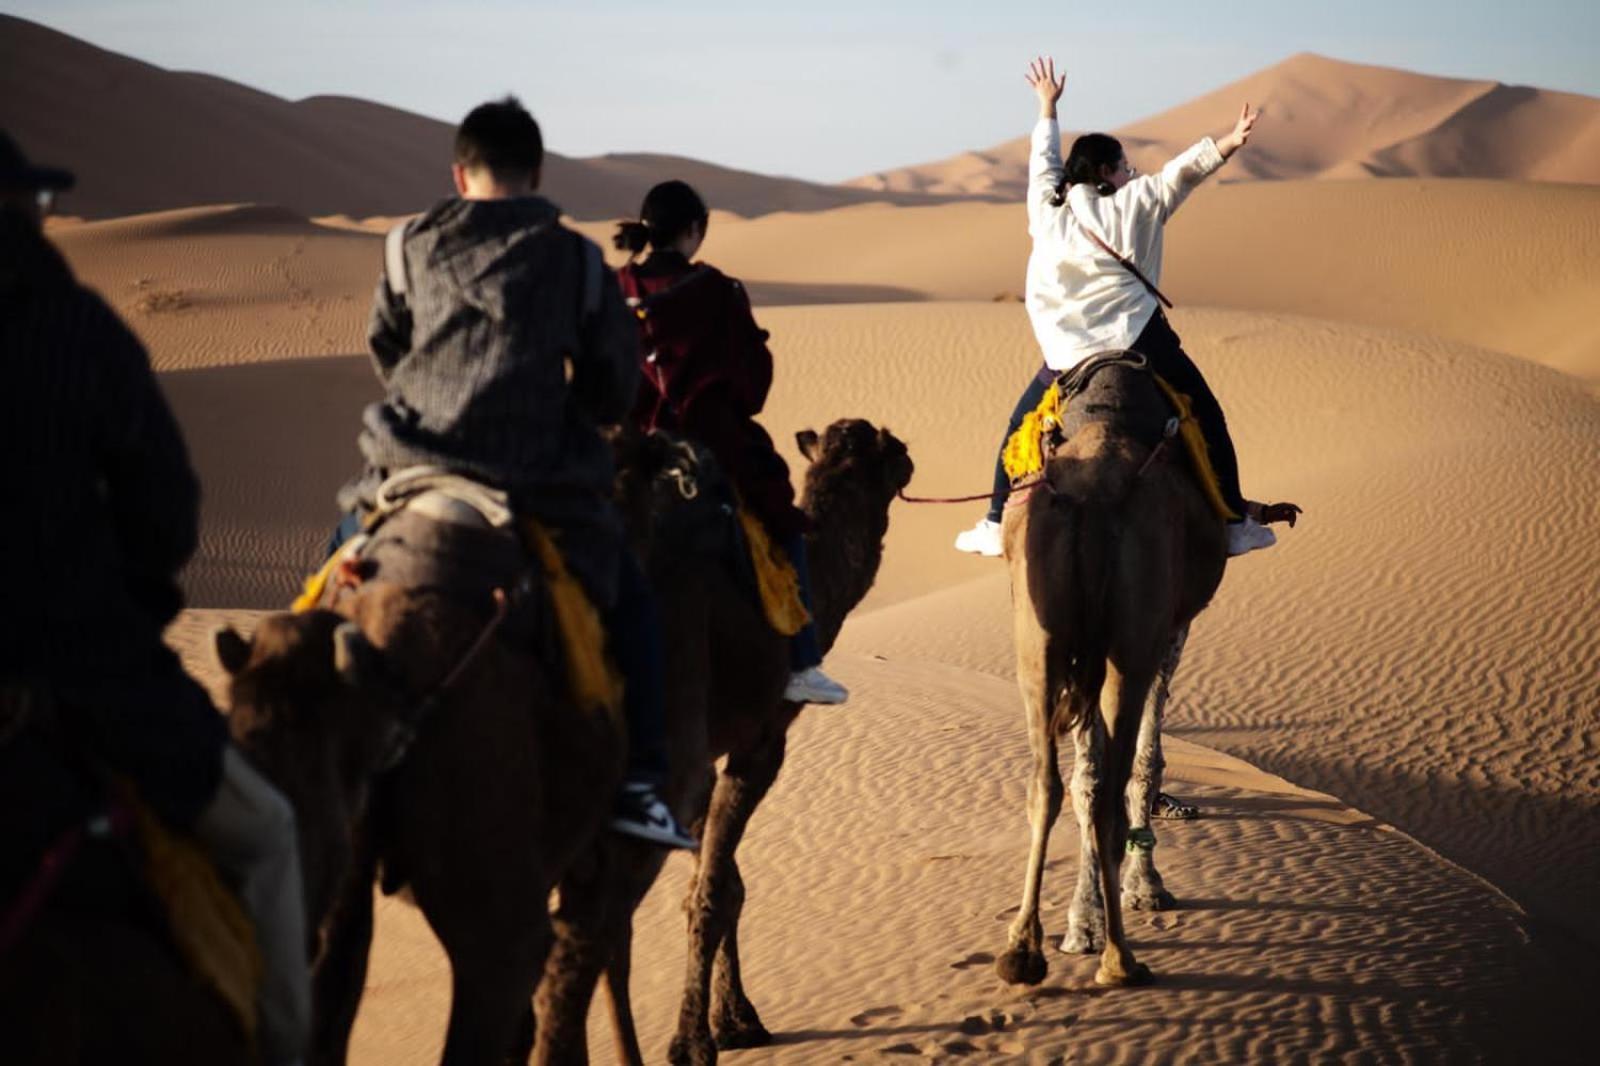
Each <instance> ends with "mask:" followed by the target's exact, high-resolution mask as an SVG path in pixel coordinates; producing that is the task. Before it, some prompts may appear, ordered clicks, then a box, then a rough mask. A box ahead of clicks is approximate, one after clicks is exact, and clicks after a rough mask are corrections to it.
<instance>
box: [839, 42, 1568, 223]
mask: <svg viewBox="0 0 1600 1066" xmlns="http://www.w3.org/2000/svg"><path fill="white" fill-rule="evenodd" d="M1071 92H1072V90H1071V87H1070V86H1069V87H1068V90H1067V95H1066V96H1065V97H1064V98H1063V100H1062V104H1061V116H1062V119H1061V121H1062V125H1063V134H1062V137H1063V140H1064V141H1066V142H1068V143H1070V138H1071V137H1073V136H1076V134H1077V133H1081V132H1084V131H1083V130H1081V129H1079V128H1078V127H1077V126H1076V125H1075V124H1074V120H1073V117H1072V95H1071ZM1245 101H1249V102H1250V103H1252V104H1255V105H1258V106H1260V107H1262V108H1263V110H1264V112H1265V118H1264V119H1263V121H1262V123H1261V126H1260V128H1259V129H1258V131H1257V133H1256V136H1255V137H1254V138H1252V140H1251V142H1250V150H1249V152H1248V153H1247V154H1245V155H1241V156H1240V157H1239V160H1238V162H1237V164H1236V165H1235V166H1232V167H1230V168H1229V170H1228V171H1227V172H1226V174H1227V180H1230V181H1240V180H1249V179H1285V178H1322V177H1326V178H1365V177H1384V178H1392V177H1448V178H1458V177H1477V178H1510V179H1518V180H1534V181H1557V182H1588V183H1594V182H1600V100H1596V99H1595V98H1593V97H1588V96H1581V95H1578V94H1574V93H1559V92H1551V91H1548V90H1543V89H1533V88H1528V87H1526V86H1517V85H1502V84H1501V83H1499V82H1495V81H1469V80H1463V79H1457V78H1440V77H1434V76H1430V75H1425V74H1413V73H1410V72H1408V71H1403V70H1394V69H1391V68H1388V67H1375V66H1368V65H1364V64H1359V63H1347V62H1343V61H1341V60H1337V59H1330V58H1328V57H1326V56H1320V55H1315V54H1313V53H1309V52H1303V53H1301V54H1299V55H1295V56H1291V57H1289V58H1288V59H1285V60H1284V61H1283V62H1281V63H1277V64H1274V65H1273V66H1270V67H1267V68H1266V69H1265V70H1260V71H1257V72H1255V73H1254V74H1250V75H1248V76H1246V77H1243V78H1240V79H1239V80H1237V81H1234V82H1230V83H1229V84H1227V85H1225V86H1223V87H1221V88H1219V89H1216V90H1214V91H1212V92H1209V93H1206V94H1204V95H1202V96H1199V97H1197V98H1195V99H1194V100H1191V101H1188V102H1186V103H1183V104H1180V105H1178V106H1177V107H1174V108H1171V109H1169V110H1167V111H1163V112H1161V113H1160V114H1158V115H1154V116H1152V117H1150V118H1146V119H1141V120H1140V121H1138V122H1134V123H1131V124H1129V125H1126V126H1123V127H1121V128H1120V129H1116V130H1112V131H1110V132H1111V133H1112V134H1113V135H1114V136H1116V137H1118V138H1119V139H1120V140H1122V142H1123V146H1124V147H1125V148H1126V149H1127V152H1128V158H1129V159H1130V160H1131V161H1132V162H1133V163H1135V164H1136V165H1137V166H1139V167H1140V168H1141V169H1144V170H1151V169H1154V168H1156V167H1159V166H1160V165H1161V164H1162V163H1164V162H1165V161H1166V160H1168V159H1171V158H1172V157H1173V156H1174V155H1176V154H1177V153H1178V152H1180V151H1182V150H1183V149H1184V148H1186V147H1188V146H1189V145H1191V144H1193V143H1194V142H1195V141H1197V140H1199V139H1200V138H1201V137H1202V136H1205V135H1207V134H1211V135H1220V134H1221V133H1224V132H1226V131H1227V129H1228V128H1229V127H1230V126H1231V125H1232V123H1233V121H1234V119H1235V118H1237V117H1238V114H1239V106H1240V105H1241V104H1242V103H1244V102H1245ZM1027 159H1028V138H1027V136H1026V134H1024V135H1023V136H1021V137H1018V138H1015V139H1013V140H1009V141H1006V142H1005V143H1003V144H999V145H996V146H995V147H993V148H990V149H987V150H985V151H982V152H964V153H962V154H961V155H958V156H955V157H953V158H951V159H947V160H942V161H938V162H932V163H924V164H921V165H918V166H910V167H902V168H899V169H895V170H888V171H883V172H880V173H877V174H870V175H867V176H865V177H861V178H856V179H854V180H853V181H851V182H848V183H847V184H850V185H854V186H857V187H860V188H866V189H884V190H892V191H897V192H930V193H959V192H970V193H979V194H985V195H1000V196H1004V197H1006V198H1008V199H1015V198H1017V197H1020V196H1021V195H1022V194H1023V192H1024V191H1025V190H1026V189H1027V184H1028V175H1027Z"/></svg>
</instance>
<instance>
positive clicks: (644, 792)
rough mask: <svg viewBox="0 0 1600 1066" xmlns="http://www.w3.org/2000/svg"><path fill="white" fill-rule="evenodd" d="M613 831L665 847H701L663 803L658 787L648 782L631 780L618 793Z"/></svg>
mask: <svg viewBox="0 0 1600 1066" xmlns="http://www.w3.org/2000/svg"><path fill="white" fill-rule="evenodd" d="M611 828H612V829H613V830H614V831H615V832H618V833H624V834H626V835H628V836H631V837H637V838H638V839H640V840H648V841H649V842H650V843H652V844H660V845H661V846H662V847H665V848H682V849H683V850H684V851H693V850H694V849H696V848H698V847H699V846H700V844H699V843H698V842H697V841H696V840H695V838H694V837H692V836H690V835H689V834H688V832H687V831H686V830H685V829H684V828H683V826H681V825H679V824H678V819H676V818H674V817H673V816H672V808H670V807H668V806H667V805H666V804H665V803H663V802H662V800H661V797H660V796H659V795H658V794H657V793H656V788H655V786H654V785H652V784H650V783H648V782H645V781H629V782H626V783H624V784H623V786H622V791H620V792H619V793H617V804H616V808H615V810H613V811H612V815H611Z"/></svg>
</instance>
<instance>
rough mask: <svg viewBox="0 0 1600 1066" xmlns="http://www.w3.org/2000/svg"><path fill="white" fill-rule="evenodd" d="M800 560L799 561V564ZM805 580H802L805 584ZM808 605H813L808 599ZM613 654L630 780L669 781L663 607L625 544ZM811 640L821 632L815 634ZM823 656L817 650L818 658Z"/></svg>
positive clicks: (609, 616) (352, 523) (357, 526)
mask: <svg viewBox="0 0 1600 1066" xmlns="http://www.w3.org/2000/svg"><path fill="white" fill-rule="evenodd" d="M360 531H361V519H360V517H359V516H358V515H357V514H356V513H355V512H353V511H352V512H350V513H349V514H346V515H345V516H344V518H342V519H341V520H340V521H339V525H338V527H337V528H336V529H335V530H334V531H333V536H332V538H330V540H329V543H328V554H329V555H332V554H333V553H334V552H336V551H338V550H339V547H340V545H342V544H343V543H344V542H345V541H347V540H349V539H350V538H351V537H353V536H355V535H356V534H357V533H359V532H360ZM797 565H798V564H797ZM805 587H806V586H805V585H804V584H802V585H801V588H802V589H804V588H805ZM806 606H807V607H808V608H809V607H810V606H811V605H810V603H809V602H807V604H806ZM604 621H605V626H606V632H607V633H608V634H609V635H610V638H611V650H612V655H613V656H614V657H615V659H616V662H617V669H618V670H619V671H621V673H622V683H623V690H622V713H623V717H624V718H626V719H627V723H628V771H627V777H628V780H629V781H648V782H649V783H650V784H652V785H655V786H657V787H660V786H663V785H665V784H666V783H667V726H666V717H667V707H666V701H665V695H664V693H663V689H664V688H665V686H666V682H665V678H664V672H665V670H666V650H665V648H664V645H663V642H662V638H661V611H660V609H659V608H658V607H657V606H656V598H655V593H653V592H652V591H651V590H650V582H649V580H648V579H647V578H646V577H645V576H644V570H643V568H641V567H640V566H639V561H638V560H637V559H635V558H634V556H633V552H632V551H629V550H626V549H624V550H623V552H622V561H621V563H620V565H619V566H618V573H617V598H616V600H615V601H613V603H612V605H611V609H610V610H609V611H606V612H605V618H604ZM811 640H812V644H813V645H815V644H816V636H815V634H813V635H812V638H811ZM821 661H822V656H821V654H820V653H819V654H818V655H817V662H821Z"/></svg>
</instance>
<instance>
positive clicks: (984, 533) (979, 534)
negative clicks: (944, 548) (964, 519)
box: [956, 517, 1006, 557]
mask: <svg viewBox="0 0 1600 1066" xmlns="http://www.w3.org/2000/svg"><path fill="white" fill-rule="evenodd" d="M956 551H958V552H970V553H971V554H973V555H988V556H991V557H992V556H998V555H1004V554H1005V552H1006V546H1005V545H1004V544H1002V543H1001V542H1000V523H999V522H991V521H989V519H988V518H987V517H985V518H980V519H978V524H977V525H975V526H973V527H972V528H971V529H966V530H962V531H961V532H960V533H958V534H956Z"/></svg>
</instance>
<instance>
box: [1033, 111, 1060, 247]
mask: <svg viewBox="0 0 1600 1066" xmlns="http://www.w3.org/2000/svg"><path fill="white" fill-rule="evenodd" d="M1060 180H1061V130H1060V129H1059V128H1058V127H1057V125H1056V120H1055V119H1053V118H1041V119H1040V120H1039V121H1038V123H1037V124H1036V125H1035V126H1034V127H1033V145H1032V148H1031V149H1030V150H1029V152H1028V222H1029V224H1030V225H1031V224H1032V223H1034V222H1036V221H1037V220H1038V218H1039V216H1040V214H1041V213H1042V211H1043V210H1044V209H1045V208H1046V207H1048V206H1049V203H1050V198H1051V197H1052V196H1054V195H1055V192H1056V184H1057V183H1058V182H1059V181H1060Z"/></svg>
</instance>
